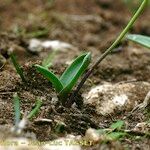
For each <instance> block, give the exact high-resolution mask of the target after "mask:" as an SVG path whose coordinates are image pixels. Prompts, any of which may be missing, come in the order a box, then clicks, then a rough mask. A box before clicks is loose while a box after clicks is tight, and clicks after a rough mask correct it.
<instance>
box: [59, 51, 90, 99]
mask: <svg viewBox="0 0 150 150" xmlns="http://www.w3.org/2000/svg"><path fill="white" fill-rule="evenodd" d="M90 60H91V53H86V54H83V55H81V56H79V57H77V58H76V59H75V60H74V61H73V63H72V64H71V65H70V66H69V67H68V68H67V69H66V70H65V72H64V73H63V74H62V76H61V77H60V81H61V83H62V84H63V87H64V88H63V90H62V91H61V92H60V93H59V96H60V97H66V96H67V95H68V93H69V92H70V91H71V89H72V88H73V86H74V85H75V84H76V82H77V80H78V79H79V77H80V76H81V75H82V74H83V73H84V72H85V70H86V69H87V67H88V65H89V63H90Z"/></svg>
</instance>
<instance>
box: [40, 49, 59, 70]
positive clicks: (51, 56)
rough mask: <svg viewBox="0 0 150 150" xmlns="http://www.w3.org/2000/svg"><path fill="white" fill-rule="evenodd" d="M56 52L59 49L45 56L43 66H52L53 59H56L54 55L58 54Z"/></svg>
mask: <svg viewBox="0 0 150 150" xmlns="http://www.w3.org/2000/svg"><path fill="white" fill-rule="evenodd" d="M56 52H57V51H53V52H52V53H50V54H49V55H48V57H47V58H45V59H44V60H43V62H42V66H43V67H45V68H49V67H50V66H52V61H53V59H54V57H55V55H56Z"/></svg>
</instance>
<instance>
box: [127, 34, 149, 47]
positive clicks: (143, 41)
mask: <svg viewBox="0 0 150 150" xmlns="http://www.w3.org/2000/svg"><path fill="white" fill-rule="evenodd" d="M126 38H127V39H128V40H130V41H133V42H135V43H138V44H140V45H142V46H144V47H147V48H148V49H150V37H148V36H144V35H138V34H128V35H127V36H126Z"/></svg>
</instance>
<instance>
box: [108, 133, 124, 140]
mask: <svg viewBox="0 0 150 150" xmlns="http://www.w3.org/2000/svg"><path fill="white" fill-rule="evenodd" d="M126 135H127V134H126V133H124V132H111V133H109V134H107V136H106V137H107V140H108V141H116V140H119V139H120V138H122V137H124V136H126Z"/></svg>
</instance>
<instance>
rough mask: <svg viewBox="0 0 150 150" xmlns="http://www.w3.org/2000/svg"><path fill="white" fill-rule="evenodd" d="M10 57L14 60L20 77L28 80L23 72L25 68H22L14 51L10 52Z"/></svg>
mask: <svg viewBox="0 0 150 150" xmlns="http://www.w3.org/2000/svg"><path fill="white" fill-rule="evenodd" d="M10 58H11V60H12V63H13V65H14V67H15V69H16V71H17V73H18V74H19V76H20V78H21V79H22V81H23V82H26V80H25V77H24V74H23V70H22V68H21V66H20V65H19V63H18V62H17V59H16V56H15V54H14V53H11V54H10Z"/></svg>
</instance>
